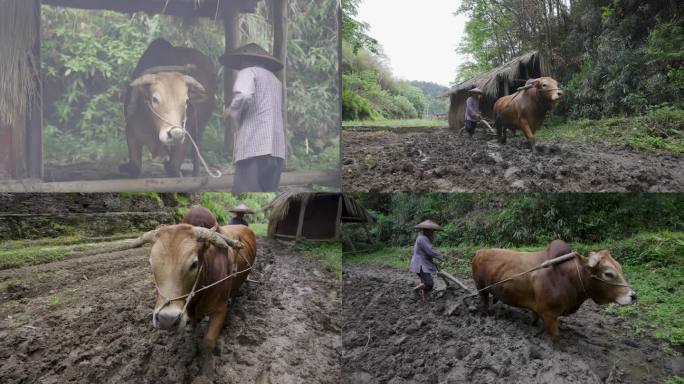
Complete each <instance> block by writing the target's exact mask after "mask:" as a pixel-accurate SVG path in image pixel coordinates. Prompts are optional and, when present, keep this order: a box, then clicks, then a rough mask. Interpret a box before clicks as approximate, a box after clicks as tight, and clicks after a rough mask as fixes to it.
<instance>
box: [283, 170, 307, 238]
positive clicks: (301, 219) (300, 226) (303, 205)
mask: <svg viewBox="0 0 684 384" xmlns="http://www.w3.org/2000/svg"><path fill="white" fill-rule="evenodd" d="M281 184H282V183H281ZM308 203H309V199H302V200H301V202H300V203H299V204H301V205H300V206H299V220H298V222H297V235H296V236H295V238H296V239H301V238H302V231H303V230H304V216H305V214H306V206H307V204H308Z"/></svg>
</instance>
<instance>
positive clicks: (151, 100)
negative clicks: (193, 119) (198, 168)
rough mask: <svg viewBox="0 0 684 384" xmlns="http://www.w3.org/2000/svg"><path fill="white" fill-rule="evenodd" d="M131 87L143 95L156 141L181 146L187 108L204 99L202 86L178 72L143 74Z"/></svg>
mask: <svg viewBox="0 0 684 384" xmlns="http://www.w3.org/2000/svg"><path fill="white" fill-rule="evenodd" d="M130 86H131V87H133V88H134V89H135V88H137V90H136V91H138V92H140V94H141V95H143V97H144V100H145V101H144V102H145V104H146V105H147V108H149V110H150V112H151V118H152V120H153V121H154V125H155V130H156V132H157V135H158V136H159V141H160V142H161V143H162V144H164V145H176V144H180V143H182V142H183V140H184V139H185V121H186V119H187V117H188V116H187V109H188V104H189V103H198V102H202V101H205V100H206V99H207V94H206V90H205V89H204V87H203V86H202V84H200V82H199V81H197V80H195V79H194V78H193V77H190V76H188V75H184V74H182V73H180V72H159V73H148V74H144V75H142V76H140V77H138V78H137V79H135V80H133V82H131V84H130Z"/></svg>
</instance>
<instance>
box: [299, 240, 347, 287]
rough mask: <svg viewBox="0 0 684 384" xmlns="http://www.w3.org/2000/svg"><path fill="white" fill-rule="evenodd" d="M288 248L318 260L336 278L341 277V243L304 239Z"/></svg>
mask: <svg viewBox="0 0 684 384" xmlns="http://www.w3.org/2000/svg"><path fill="white" fill-rule="evenodd" d="M290 250H292V251H294V252H298V253H299V252H301V253H304V254H306V255H309V256H311V257H314V258H316V259H318V260H320V261H321V262H322V263H323V265H324V266H325V268H326V269H327V271H328V272H331V273H334V274H335V276H337V279H338V280H341V279H342V245H341V244H340V243H338V242H313V241H306V240H304V241H298V242H295V243H293V244H292V245H291V246H290Z"/></svg>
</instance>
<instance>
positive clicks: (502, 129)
mask: <svg viewBox="0 0 684 384" xmlns="http://www.w3.org/2000/svg"><path fill="white" fill-rule="evenodd" d="M494 125H495V126H496V138H497V139H498V140H499V143H501V144H506V126H505V125H504V124H503V123H502V122H501V120H498V119H497V120H495V121H494Z"/></svg>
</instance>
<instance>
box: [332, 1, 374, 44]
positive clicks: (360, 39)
mask: <svg viewBox="0 0 684 384" xmlns="http://www.w3.org/2000/svg"><path fill="white" fill-rule="evenodd" d="M360 1H361V0H342V32H341V35H342V39H343V40H345V41H347V42H348V43H349V44H350V45H351V47H352V49H353V51H354V53H356V52H358V51H359V49H362V48H364V49H366V50H368V51H370V52H373V53H378V52H379V50H380V47H379V45H378V41H377V40H375V39H374V38H372V37H370V36H369V35H368V24H366V23H363V22H360V21H358V20H356V19H354V17H355V16H356V15H357V14H358V7H359V3H360Z"/></svg>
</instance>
